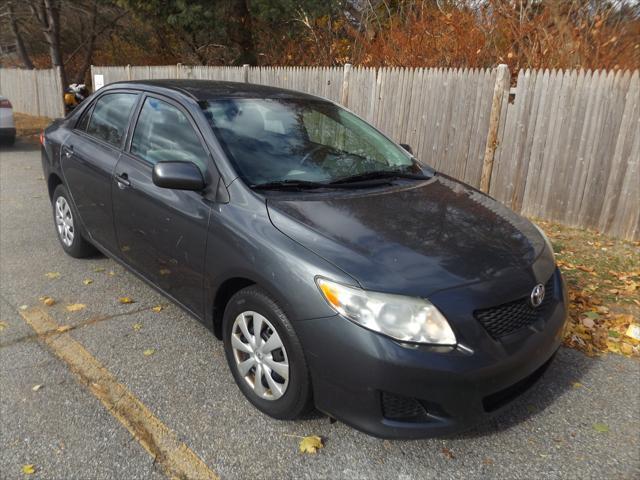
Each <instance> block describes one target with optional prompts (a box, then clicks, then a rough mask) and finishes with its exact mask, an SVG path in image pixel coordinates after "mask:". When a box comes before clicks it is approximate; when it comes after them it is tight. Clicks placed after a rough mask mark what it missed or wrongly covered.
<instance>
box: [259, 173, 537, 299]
mask: <svg viewBox="0 0 640 480" xmlns="http://www.w3.org/2000/svg"><path fill="white" fill-rule="evenodd" d="M267 208H268V210H269V216H270V218H271V221H272V222H273V224H274V226H275V227H276V228H278V229H279V230H280V231H282V232H283V233H284V234H285V235H287V236H289V237H291V238H292V239H294V240H295V241H297V242H298V243H300V244H302V245H303V246H305V247H306V248H308V249H309V250H311V251H313V252H314V253H316V254H317V255H319V256H321V257H323V258H324V259H326V260H328V261H330V262H332V263H333V264H335V265H336V266H337V267H338V268H341V269H342V270H343V271H345V273H347V274H348V275H350V276H351V277H353V278H354V279H355V280H357V281H358V282H359V283H360V285H361V286H362V287H363V288H366V289H369V290H374V291H385V292H390V293H400V294H405V295H415V296H428V295H429V294H431V293H434V292H436V291H439V290H443V289H447V288H451V287H457V286H461V285H465V284H468V283H475V282H480V281H483V280H490V279H491V280H495V279H496V278H505V279H511V280H513V281H516V282H517V280H518V279H516V278H514V275H516V276H517V275H520V276H522V275H523V274H525V275H527V278H528V279H530V278H531V276H530V268H529V267H530V266H531V265H532V264H533V262H534V261H535V259H536V258H537V257H538V256H539V255H540V254H541V252H542V251H543V250H544V249H545V240H544V238H543V237H542V235H541V234H540V233H539V232H538V231H537V229H536V228H535V226H534V225H533V224H532V223H531V222H529V221H528V220H526V219H524V218H523V217H521V216H519V215H517V214H515V213H514V212H512V211H511V210H509V209H508V208H506V207H505V206H503V205H502V204H500V203H498V202H497V201H495V200H493V199H492V198H490V197H489V196H487V195H485V194H483V193H481V192H479V191H478V190H476V189H474V188H472V187H469V186H467V185H465V184H463V183H460V182H458V181H456V180H454V179H452V178H450V177H447V176H444V175H440V174H438V175H435V176H434V177H433V178H431V179H430V180H429V181H426V182H420V183H416V182H407V183H405V184H404V185H402V186H395V187H387V188H377V189H375V190H370V189H366V190H350V191H348V192H342V191H338V192H336V191H332V192H330V193H320V192H312V193H308V194H302V195H297V196H292V195H286V194H285V195H283V196H280V195H270V196H268V197H267ZM525 272H526V273H525Z"/></svg>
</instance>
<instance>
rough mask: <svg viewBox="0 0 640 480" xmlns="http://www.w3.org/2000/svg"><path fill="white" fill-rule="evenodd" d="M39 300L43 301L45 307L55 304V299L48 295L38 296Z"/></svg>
mask: <svg viewBox="0 0 640 480" xmlns="http://www.w3.org/2000/svg"><path fill="white" fill-rule="evenodd" d="M40 300H41V301H42V303H44V304H45V305H46V306H47V307H51V306H53V305H55V304H56V301H55V300H54V299H53V298H51V297H48V296H46V297H40Z"/></svg>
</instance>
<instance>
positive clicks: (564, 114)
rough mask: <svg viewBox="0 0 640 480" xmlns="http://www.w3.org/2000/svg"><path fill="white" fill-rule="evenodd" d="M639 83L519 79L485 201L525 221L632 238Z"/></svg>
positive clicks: (608, 77) (621, 78) (542, 75)
mask: <svg viewBox="0 0 640 480" xmlns="http://www.w3.org/2000/svg"><path fill="white" fill-rule="evenodd" d="M638 83H639V82H638V72H635V73H634V74H633V77H632V76H631V74H630V73H629V72H617V73H614V72H604V71H596V72H590V71H588V72H583V71H581V72H575V71H569V72H562V71H555V70H554V71H551V72H549V71H546V70H545V71H534V72H529V71H526V72H520V74H519V76H518V83H517V87H516V95H515V102H514V103H513V104H509V106H508V108H507V116H506V123H505V128H504V132H503V134H502V143H501V145H500V146H499V147H498V150H497V152H496V154H497V165H496V168H495V169H494V175H493V177H492V183H491V193H492V195H494V196H495V197H496V198H498V199H499V200H501V201H502V202H504V203H505V204H507V205H508V206H510V207H511V208H513V209H515V210H518V211H521V212H522V213H524V214H525V215H530V216H534V217H539V218H544V219H548V220H553V221H558V222H561V223H564V224H567V225H575V226H582V227H592V228H598V229H600V230H602V231H605V232H608V233H611V234H614V235H617V236H621V237H624V238H636V239H637V238H638V237H639V231H638V228H639V226H638V224H639V223H640V221H639V216H640V176H639V172H638V167H637V165H638V153H637V147H634V142H635V141H637V140H636V139H637V137H638V136H640V135H639V132H640V128H639V123H640V114H639V112H638V107H637V104H638V88H639V87H638ZM634 148H636V151H635V152H634Z"/></svg>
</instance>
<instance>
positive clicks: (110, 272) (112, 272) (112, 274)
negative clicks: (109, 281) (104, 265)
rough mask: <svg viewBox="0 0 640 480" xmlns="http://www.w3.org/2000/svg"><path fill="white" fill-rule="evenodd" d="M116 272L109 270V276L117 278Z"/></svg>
mask: <svg viewBox="0 0 640 480" xmlns="http://www.w3.org/2000/svg"><path fill="white" fill-rule="evenodd" d="M115 274H116V272H114V271H113V270H109V273H108V275H111V276H112V277H113V276H115Z"/></svg>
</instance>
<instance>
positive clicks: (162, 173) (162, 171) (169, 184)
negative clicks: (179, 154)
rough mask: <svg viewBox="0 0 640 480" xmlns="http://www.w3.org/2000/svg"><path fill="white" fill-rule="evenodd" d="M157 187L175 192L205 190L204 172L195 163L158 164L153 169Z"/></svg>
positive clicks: (153, 178)
mask: <svg viewBox="0 0 640 480" xmlns="http://www.w3.org/2000/svg"><path fill="white" fill-rule="evenodd" d="M151 178H152V180H153V183H154V184H155V185H157V186H158V187H162V188H173V189H175V190H194V191H199V190H204V187H205V183H204V179H203V178H202V172H201V171H200V169H199V168H198V166H197V165H196V164H195V163H193V162H175V161H169V162H158V163H156V164H155V165H154V167H153V175H152V177H151Z"/></svg>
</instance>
